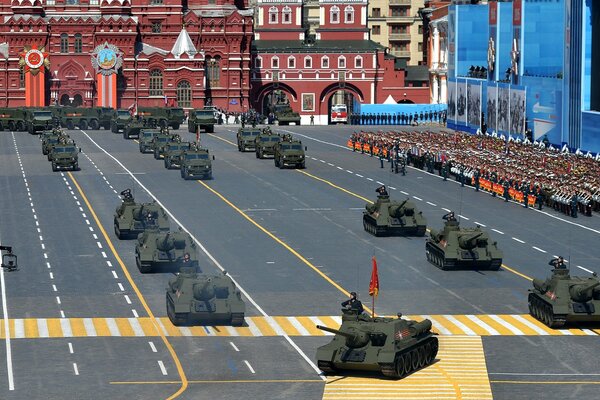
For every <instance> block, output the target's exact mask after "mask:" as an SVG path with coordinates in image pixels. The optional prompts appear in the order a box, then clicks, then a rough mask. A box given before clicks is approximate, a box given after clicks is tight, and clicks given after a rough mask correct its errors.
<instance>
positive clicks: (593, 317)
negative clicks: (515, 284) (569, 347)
mask: <svg viewBox="0 0 600 400" xmlns="http://www.w3.org/2000/svg"><path fill="white" fill-rule="evenodd" d="M529 292H530V293H529V298H528V301H529V313H530V314H531V315H532V316H533V317H535V318H536V319H538V320H540V321H542V322H543V323H544V324H546V325H547V326H549V327H550V328H562V327H563V326H564V325H565V324H567V323H569V322H600V279H598V276H597V275H596V274H595V273H594V274H593V275H592V276H590V277H587V278H584V277H578V276H571V275H570V273H569V270H568V269H567V268H555V269H553V270H552V276H551V277H550V278H548V279H546V280H545V281H543V280H541V279H534V280H533V289H530V290H529Z"/></svg>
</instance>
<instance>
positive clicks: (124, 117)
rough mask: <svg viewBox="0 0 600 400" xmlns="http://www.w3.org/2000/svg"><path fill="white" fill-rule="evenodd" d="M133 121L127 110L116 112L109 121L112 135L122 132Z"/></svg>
mask: <svg viewBox="0 0 600 400" xmlns="http://www.w3.org/2000/svg"><path fill="white" fill-rule="evenodd" d="M132 119H133V117H132V116H131V114H130V113H129V111H128V110H116V111H115V112H114V113H113V116H112V118H111V119H110V130H111V132H113V133H119V132H120V131H124V130H125V127H126V126H127V124H128V123H129V122H130V121H131V120H132Z"/></svg>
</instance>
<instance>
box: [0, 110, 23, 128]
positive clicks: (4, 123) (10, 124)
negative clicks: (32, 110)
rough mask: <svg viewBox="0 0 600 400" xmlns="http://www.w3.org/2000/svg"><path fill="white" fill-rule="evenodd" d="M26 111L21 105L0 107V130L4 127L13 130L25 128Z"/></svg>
mask: <svg viewBox="0 0 600 400" xmlns="http://www.w3.org/2000/svg"><path fill="white" fill-rule="evenodd" d="M26 111H27V109H26V108H23V107H20V108H16V107H3V108H0V131H3V130H5V129H8V130H9V131H13V132H15V131H25V130H27V124H26V122H25V114H26Z"/></svg>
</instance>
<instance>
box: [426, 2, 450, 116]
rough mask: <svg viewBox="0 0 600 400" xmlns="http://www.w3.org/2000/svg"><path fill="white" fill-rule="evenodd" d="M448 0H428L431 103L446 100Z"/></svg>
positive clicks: (445, 101)
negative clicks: (430, 0) (429, 0)
mask: <svg viewBox="0 0 600 400" xmlns="http://www.w3.org/2000/svg"><path fill="white" fill-rule="evenodd" d="M449 3H450V2H449V1H435V2H433V1H432V2H429V4H427V5H428V7H429V9H428V10H427V22H428V25H429V26H428V27H429V29H428V30H427V39H426V40H427V66H428V68H429V89H430V91H431V100H430V101H431V103H432V104H446V103H447V101H448V81H447V78H448V5H449Z"/></svg>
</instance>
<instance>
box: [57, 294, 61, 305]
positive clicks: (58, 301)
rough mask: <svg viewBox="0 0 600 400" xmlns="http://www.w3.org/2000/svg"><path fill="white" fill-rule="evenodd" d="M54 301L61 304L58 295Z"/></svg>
mask: <svg viewBox="0 0 600 400" xmlns="http://www.w3.org/2000/svg"><path fill="white" fill-rule="evenodd" d="M56 302H57V303H58V304H61V303H60V297H58V296H56Z"/></svg>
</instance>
